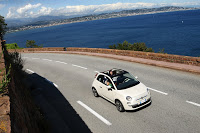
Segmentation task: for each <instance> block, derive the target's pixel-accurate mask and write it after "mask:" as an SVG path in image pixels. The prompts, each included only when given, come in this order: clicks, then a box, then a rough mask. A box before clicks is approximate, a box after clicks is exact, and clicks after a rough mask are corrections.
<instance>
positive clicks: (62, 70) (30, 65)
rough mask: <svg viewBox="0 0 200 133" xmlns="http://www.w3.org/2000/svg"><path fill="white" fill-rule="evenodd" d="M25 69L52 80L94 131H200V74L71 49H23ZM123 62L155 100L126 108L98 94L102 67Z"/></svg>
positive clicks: (95, 132) (112, 66)
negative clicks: (95, 86)
mask: <svg viewBox="0 0 200 133" xmlns="http://www.w3.org/2000/svg"><path fill="white" fill-rule="evenodd" d="M22 58H23V59H24V61H25V62H24V70H26V71H29V72H30V73H37V74H38V75H41V76H42V77H45V78H46V79H48V80H50V81H52V82H53V83H54V85H55V86H56V87H57V88H58V90H59V91H60V92H61V93H62V95H63V96H64V97H65V98H66V99H67V101H68V102H69V103H70V104H71V106H72V107H73V108H74V110H75V111H76V112H77V113H78V114H79V116H80V117H81V118H82V120H83V121H84V122H85V123H86V124H87V126H88V127H89V129H90V130H91V131H92V132H94V133H122V132H124V133H133V132H134V133H136V132H137V133H144V132H147V133H199V132H200V126H199V125H200V124H199V123H200V75H195V74H192V73H187V72H181V71H176V70H171V69H166V68H160V67H155V66H149V65H144V64H138V63H132V62H126V61H119V60H113V59H108V58H100V57H92V56H81V55H70V54H47V53H46V54H45V53H31V54H30V53H29V54H25V53H24V54H22ZM111 68H121V69H125V70H127V71H129V72H130V73H132V74H133V75H134V76H138V79H139V80H140V81H141V82H142V83H144V84H145V85H146V86H147V87H149V88H150V91H151V96H152V104H151V105H150V106H147V107H146V108H143V109H141V110H138V111H129V112H124V113H120V112H118V111H117V109H116V107H115V106H114V105H113V104H111V103H109V102H108V101H106V100H104V99H103V98H96V97H94V96H93V94H92V91H91V85H92V82H93V79H94V76H95V74H96V71H104V70H108V69H111Z"/></svg>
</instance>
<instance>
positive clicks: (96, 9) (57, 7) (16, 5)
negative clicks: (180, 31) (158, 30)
mask: <svg viewBox="0 0 200 133" xmlns="http://www.w3.org/2000/svg"><path fill="white" fill-rule="evenodd" d="M161 6H183V7H200V0H0V15H2V16H4V17H5V18H6V19H8V18H29V17H33V18H34V17H38V16H43V15H53V16H58V15H65V16H70V15H85V14H94V13H103V12H110V11H116V10H117V11H119V10H126V9H136V8H151V7H161Z"/></svg>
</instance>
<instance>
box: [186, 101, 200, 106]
mask: <svg viewBox="0 0 200 133" xmlns="http://www.w3.org/2000/svg"><path fill="white" fill-rule="evenodd" d="M186 102H187V103H190V104H193V105H195V106H198V107H200V104H198V103H195V102H191V101H186Z"/></svg>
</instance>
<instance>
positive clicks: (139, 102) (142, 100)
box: [138, 98, 146, 104]
mask: <svg viewBox="0 0 200 133" xmlns="http://www.w3.org/2000/svg"><path fill="white" fill-rule="evenodd" d="M144 102H146V98H144V99H140V100H138V104H142V103H144Z"/></svg>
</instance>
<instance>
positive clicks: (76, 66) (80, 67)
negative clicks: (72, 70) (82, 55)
mask: <svg viewBox="0 0 200 133" xmlns="http://www.w3.org/2000/svg"><path fill="white" fill-rule="evenodd" d="M72 66H75V67H79V68H82V69H87V68H86V67H82V66H78V65H74V64H72Z"/></svg>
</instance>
